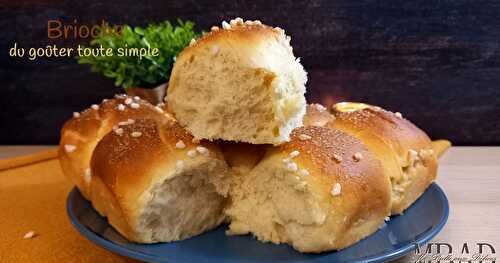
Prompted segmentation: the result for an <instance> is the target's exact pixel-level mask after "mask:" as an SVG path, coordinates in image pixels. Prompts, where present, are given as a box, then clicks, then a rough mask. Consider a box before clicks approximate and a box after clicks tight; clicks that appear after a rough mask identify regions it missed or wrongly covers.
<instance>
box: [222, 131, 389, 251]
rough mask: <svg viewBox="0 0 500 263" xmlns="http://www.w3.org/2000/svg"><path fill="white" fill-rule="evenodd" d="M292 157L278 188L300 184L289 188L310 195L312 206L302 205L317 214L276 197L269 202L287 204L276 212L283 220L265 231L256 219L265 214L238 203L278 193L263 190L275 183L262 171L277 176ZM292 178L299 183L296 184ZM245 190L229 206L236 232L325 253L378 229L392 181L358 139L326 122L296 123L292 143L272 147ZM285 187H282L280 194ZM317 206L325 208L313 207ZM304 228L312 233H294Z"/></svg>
mask: <svg viewBox="0 0 500 263" xmlns="http://www.w3.org/2000/svg"><path fill="white" fill-rule="evenodd" d="M287 162H293V164H294V165H292V167H294V166H295V165H297V166H295V168H294V169H292V170H286V171H288V172H287V173H286V174H285V176H284V177H278V178H279V179H276V180H277V181H275V183H276V184H277V185H276V186H274V187H276V188H277V189H278V188H279V189H282V188H283V187H290V188H291V189H295V191H293V190H291V192H290V193H293V195H294V196H293V198H296V199H298V200H302V199H303V200H307V201H305V204H307V205H305V204H302V205H305V207H306V208H305V209H312V210H315V211H318V212H317V213H316V215H317V217H315V219H311V218H310V217H308V216H305V217H304V216H301V215H302V214H303V213H304V211H299V210H300V208H298V207H302V205H299V206H297V207H296V209H299V210H296V209H295V208H292V207H294V206H293V204H286V199H287V197H279V198H278V199H272V201H269V202H271V203H272V204H273V205H272V207H284V208H283V209H281V210H279V208H276V210H275V212H274V213H275V214H274V217H272V218H273V219H274V218H275V217H276V216H277V217H278V219H274V220H277V221H276V222H281V223H279V224H278V223H275V227H270V226H268V227H267V228H274V229H275V230H274V231H275V232H266V231H263V230H262V229H261V227H259V223H255V222H259V221H260V219H258V218H256V219H255V220H253V219H252V218H249V219H246V218H248V217H252V216H255V215H253V214H258V213H257V212H256V211H254V212H249V213H250V214H249V215H246V214H239V213H240V212H238V211H245V210H247V209H248V208H246V207H241V205H239V202H241V200H239V199H242V200H244V201H243V202H246V203H250V204H252V201H249V200H251V198H252V196H254V197H253V198H255V199H258V198H259V197H258V196H255V195H256V194H257V193H262V195H264V196H268V197H267V198H268V199H269V198H274V197H273V196H274V195H275V193H273V192H266V191H269V190H270V189H268V190H263V188H265V187H267V186H266V185H267V184H269V183H271V181H270V179H262V178H263V177H265V176H264V175H262V176H261V175H260V174H261V173H264V172H268V173H269V177H270V178H272V177H273V175H274V176H277V175H278V174H281V172H279V171H280V170H283V169H284V168H280V167H281V166H283V165H285V164H286V163H287ZM287 169H288V168H287ZM293 178H296V179H293ZM268 180H269V181H268ZM262 181H264V182H265V183H262ZM291 182H296V185H294V183H291ZM274 187H273V188H274ZM336 188H338V189H336ZM259 189H260V190H259ZM285 189H286V188H285ZM241 191H243V193H240V194H239V195H238V198H239V199H238V200H236V201H235V202H234V207H232V208H230V209H229V210H228V211H229V214H230V216H232V217H233V220H234V222H235V225H231V228H230V230H231V231H233V232H231V233H233V234H244V233H246V232H252V233H254V234H256V235H257V237H258V238H259V240H263V241H271V242H274V243H289V244H291V245H292V246H293V247H294V248H295V249H297V250H299V251H301V252H322V251H328V250H334V249H342V248H344V247H347V246H350V245H352V244H354V243H355V242H357V241H359V240H360V239H362V238H364V237H366V236H368V235H370V234H372V233H373V232H375V231H376V230H377V229H378V227H379V226H380V225H381V224H382V223H383V221H384V218H385V217H386V216H388V215H389V214H390V204H391V188H390V181H389V178H388V177H387V176H386V175H385V174H384V172H383V169H382V167H381V165H380V162H379V161H378V160H377V159H376V158H375V157H374V156H373V154H372V153H370V152H369V151H368V149H367V148H366V147H365V146H364V145H363V144H362V143H361V142H360V141H359V140H358V139H356V138H354V137H352V136H350V135H348V134H346V133H343V132H341V131H338V130H334V129H329V128H324V127H317V126H308V127H300V128H296V129H295V130H294V131H293V132H292V134H291V140H290V142H287V143H285V144H283V145H281V146H279V147H269V148H268V152H267V153H266V156H265V157H264V158H263V160H262V161H261V162H260V163H259V164H258V165H257V167H255V169H254V170H253V171H252V172H251V174H250V177H249V178H247V179H246V180H245V181H244V183H243V186H242V187H241ZM271 191H272V190H271ZM284 191H285V190H284V189H283V190H280V193H276V194H278V195H279V194H281V193H284ZM337 191H338V192H337ZM295 195H296V196H295ZM298 196H300V197H298ZM288 198H292V196H288ZM259 200H260V199H259ZM278 200H279V201H278ZM284 202H285V203H284ZM253 205H255V206H259V204H255V203H254V204H253ZM263 205H264V204H260V206H263ZM318 206H319V207H320V210H317V209H316V208H314V207H318ZM266 207H267V206H266ZM302 208H303V209H304V207H302ZM257 209H265V208H263V207H261V208H257ZM319 211H322V212H319ZM267 213H271V212H266V214H267ZM321 215H324V216H321ZM247 220H249V221H247ZM311 220H312V221H311ZM252 222H253V223H252ZM302 231H305V232H306V233H307V234H305V235H304V236H302V235H296V234H294V233H300V232H302ZM285 233H287V234H285ZM309 236H310V237H309Z"/></svg>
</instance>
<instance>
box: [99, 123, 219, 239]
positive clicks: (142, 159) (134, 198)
mask: <svg viewBox="0 0 500 263" xmlns="http://www.w3.org/2000/svg"><path fill="white" fill-rule="evenodd" d="M120 128H121V129H123V132H120V133H117V132H116V129H115V130H114V131H112V132H110V133H108V134H107V135H106V136H104V137H103V138H102V139H101V140H100V141H99V143H98V145H97V146H96V148H95V150H94V153H93V155H92V161H91V169H92V180H91V188H92V189H94V190H95V189H100V191H103V192H104V193H106V195H104V194H103V195H100V196H99V195H98V194H94V195H93V199H92V200H91V201H92V203H93V204H94V203H97V204H99V203H101V204H104V205H102V206H96V208H97V209H99V208H101V210H99V212H100V213H101V214H102V215H104V216H107V217H108V218H110V219H113V218H114V219H115V221H120V220H123V221H125V222H118V223H116V225H117V226H115V227H116V228H117V229H118V230H119V231H120V233H122V234H123V235H124V236H126V237H127V238H128V239H129V240H132V241H136V242H145V243H150V242H154V241H151V240H150V239H146V238H145V237H143V236H142V234H140V233H138V232H137V231H138V230H137V229H138V225H139V224H140V222H139V221H140V214H141V213H142V209H144V207H145V206H146V202H147V201H148V199H149V198H151V197H150V196H149V195H148V193H149V189H150V188H151V187H152V186H153V185H154V184H155V182H162V181H164V180H169V179H170V178H159V177H160V176H165V175H166V174H168V173H171V176H175V173H176V172H178V169H179V167H178V166H177V162H178V161H182V160H185V159H188V158H190V157H188V156H187V154H186V153H187V151H189V150H194V149H197V147H204V149H206V150H207V153H206V155H205V157H206V158H209V159H212V160H214V161H218V162H220V163H221V164H225V163H224V161H223V158H222V154H221V153H220V151H219V150H218V148H217V147H216V146H215V145H213V144H211V143H207V142H199V143H198V142H196V141H195V142H193V136H191V135H190V134H189V133H188V132H186V131H185V130H184V129H183V128H182V127H181V126H180V125H179V124H178V123H177V122H175V121H172V120H168V119H160V120H154V119H138V120H136V121H135V122H134V123H132V124H127V125H122V126H120ZM180 141H182V145H183V146H182V147H179V146H178V145H179V142H180ZM104 196H105V197H104ZM107 203H109V204H114V207H110V206H107V205H106V204H107ZM121 226H124V227H122V228H120V227H121Z"/></svg>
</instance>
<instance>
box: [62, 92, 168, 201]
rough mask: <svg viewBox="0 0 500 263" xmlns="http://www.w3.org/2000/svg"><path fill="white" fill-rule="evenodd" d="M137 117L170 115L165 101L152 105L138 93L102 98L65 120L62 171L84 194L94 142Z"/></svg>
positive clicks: (157, 117) (155, 117)
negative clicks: (136, 94) (163, 103)
mask: <svg viewBox="0 0 500 263" xmlns="http://www.w3.org/2000/svg"><path fill="white" fill-rule="evenodd" d="M140 118H154V119H163V118H167V119H173V118H172V117H171V115H170V114H169V113H168V112H167V111H166V110H165V106H164V105H159V106H153V105H151V104H150V103H149V102H147V101H145V100H142V99H140V98H139V97H129V96H126V95H117V96H116V97H115V98H114V99H109V100H103V102H102V103H101V104H100V105H97V104H95V105H92V106H91V107H90V108H88V109H86V110H84V111H83V112H81V113H75V114H74V116H73V118H71V119H69V120H68V121H67V122H66V123H65V124H64V126H63V128H62V130H61V139H60V143H59V161H60V164H61V168H62V170H63V172H64V174H65V175H66V176H67V177H68V178H69V179H70V180H71V181H72V182H73V183H75V184H76V186H77V187H78V188H79V189H80V191H81V192H82V194H83V196H84V197H86V198H90V192H89V189H88V184H87V183H86V182H85V178H87V176H86V174H88V172H89V170H88V169H89V164H90V158H91V155H92V152H93V150H94V148H95V146H96V145H97V142H98V141H99V140H100V139H101V138H102V137H103V136H104V135H106V134H107V133H108V132H110V131H111V130H112V129H113V126H115V125H118V123H120V122H126V121H128V120H129V119H132V120H133V119H140Z"/></svg>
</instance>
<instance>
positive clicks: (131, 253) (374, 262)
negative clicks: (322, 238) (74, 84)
mask: <svg viewBox="0 0 500 263" xmlns="http://www.w3.org/2000/svg"><path fill="white" fill-rule="evenodd" d="M431 187H433V188H435V190H436V191H437V193H438V194H439V195H440V197H441V200H442V203H443V214H442V216H441V218H440V219H439V223H438V224H436V225H435V226H433V227H432V228H431V229H430V230H428V231H427V232H426V234H425V235H423V236H422V237H420V238H419V239H416V240H415V241H414V242H412V243H411V244H408V245H405V246H403V247H401V248H398V249H395V250H393V251H391V252H390V253H386V254H383V255H374V256H368V257H364V258H359V259H356V262H367V263H368V262H370V263H378V262H387V261H390V260H395V259H398V258H400V257H403V256H404V255H406V254H408V253H409V252H410V251H411V250H412V249H414V248H415V244H418V245H419V246H421V245H423V244H425V243H427V242H429V241H430V240H431V239H432V238H434V237H435V236H436V235H437V234H438V233H439V232H441V230H442V229H443V228H444V226H445V225H446V223H447V221H448V216H449V210H450V206H449V201H448V198H447V197H446V194H445V193H444V191H443V189H441V187H439V185H438V184H436V183H435V182H433V183H432V184H431V185H429V187H428V188H427V189H426V190H425V191H424V193H423V194H425V192H427V191H428V190H429V189H430V188H431ZM77 191H79V190H78V189H77V188H76V187H73V188H72V189H71V191H70V192H69V194H68V197H67V198H66V212H67V214H68V217H69V221H70V222H71V224H72V225H73V227H75V228H76V229H77V230H78V232H80V234H82V235H83V236H84V237H85V238H87V239H88V240H90V241H91V242H92V243H94V244H96V245H98V246H101V247H103V248H105V249H107V250H109V251H111V252H114V253H117V254H119V255H122V256H124V257H129V258H133V259H137V260H143V261H144V260H146V261H150V262H165V263H178V262H172V261H170V260H166V259H162V258H159V257H158V256H153V255H150V254H146V253H142V252H139V251H135V250H130V249H127V248H125V247H123V246H121V245H119V244H116V243H114V242H112V241H110V240H108V239H106V238H103V237H101V236H99V235H98V234H96V233H94V232H93V231H91V230H90V229H88V228H87V227H85V226H84V225H82V224H80V223H78V222H79V220H78V218H77V216H76V214H75V213H74V209H73V204H72V202H71V200H72V199H74V198H75V195H76V192H77ZM419 198H420V197H419ZM417 200H418V199H417Z"/></svg>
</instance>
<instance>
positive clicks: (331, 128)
mask: <svg viewBox="0 0 500 263" xmlns="http://www.w3.org/2000/svg"><path fill="white" fill-rule="evenodd" d="M306 79H307V77H306V72H305V71H304V69H303V67H302V65H301V64H300V62H299V59H297V58H295V56H294V55H293V51H292V48H291V46H290V38H289V37H288V36H286V35H285V32H284V31H283V30H282V29H280V28H272V27H269V26H265V25H263V24H261V23H260V22H259V21H243V20H242V19H239V18H237V19H234V20H232V21H231V22H230V23H226V22H223V24H222V28H218V27H213V28H212V30H211V32H210V33H208V34H206V35H205V36H203V37H202V38H200V39H198V40H197V41H194V40H193V41H192V43H191V44H190V46H189V47H187V48H185V49H184V51H183V52H182V53H181V54H180V55H179V56H178V57H177V61H176V63H175V66H174V68H173V71H172V75H171V79H170V82H169V88H168V94H167V98H166V100H167V104H168V106H166V105H157V106H153V105H151V104H149V103H148V102H146V101H144V100H141V99H140V98H138V97H134V98H132V97H128V96H125V95H119V96H117V97H116V98H114V99H110V100H107V101H103V103H101V104H100V105H93V106H92V107H91V108H90V109H87V110H85V111H84V112H82V113H75V114H74V117H73V118H72V119H71V120H69V121H68V122H67V123H66V124H65V126H64V128H63V130H62V132H61V143H60V161H61V165H62V168H63V171H64V172H65V174H66V175H67V176H68V177H69V178H70V179H71V180H72V181H73V182H74V183H75V184H76V185H77V187H78V188H79V189H80V191H81V192H82V194H83V195H84V197H85V198H87V199H88V200H90V201H91V202H92V205H93V206H94V208H95V209H96V210H97V211H98V212H99V213H100V214H102V215H103V216H106V217H107V218H108V220H109V222H110V224H111V225H112V226H113V227H115V228H116V229H117V230H118V231H119V232H120V233H121V234H122V235H124V236H125V237H126V238H128V239H129V240H131V241H135V242H139V243H154V242H168V241H174V240H182V239H185V238H189V237H192V236H195V235H197V234H200V233H202V232H204V231H207V230H209V229H212V228H214V227H216V226H218V225H219V224H220V223H222V222H224V221H227V222H229V229H228V231H227V233H228V234H234V235H238V234H248V233H251V234H253V235H254V236H256V237H257V238H258V239H259V240H261V241H271V242H273V243H276V244H279V243H288V244H290V245H292V246H293V247H294V248H295V249H297V250H299V251H301V252H321V251H328V250H334V249H341V248H344V247H347V246H349V245H352V244H354V243H355V242H357V241H359V240H360V239H362V238H364V237H366V236H368V235H370V234H372V233H373V232H375V231H376V230H377V229H378V227H379V226H381V225H382V224H383V223H384V219H387V217H388V216H390V215H391V214H399V213H402V212H403V211H404V210H405V209H406V208H407V207H408V206H410V205H411V204H412V203H413V202H414V201H415V200H416V199H417V198H418V197H419V196H420V195H421V194H422V193H423V191H424V190H425V189H426V188H427V187H428V186H429V184H430V183H431V182H432V180H434V178H435V176H436V167H437V161H436V155H435V154H434V152H433V150H432V148H431V143H430V140H429V138H428V137H427V135H426V134H425V133H424V132H422V131H421V130H420V129H418V128H417V127H415V126H414V125H413V124H412V123H410V122H409V121H408V120H406V119H404V118H403V117H402V116H401V115H400V114H398V113H396V114H395V113H392V112H388V111H385V110H383V109H380V108H378V107H374V106H370V105H366V104H354V103H348V104H346V103H342V104H336V105H335V106H334V107H333V112H332V113H330V112H329V110H327V109H326V108H325V107H323V106H321V105H318V104H313V105H307V106H306V102H305V98H304V93H305V83H306Z"/></svg>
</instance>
